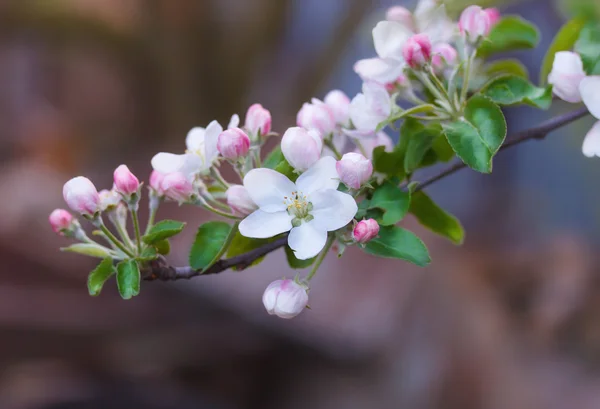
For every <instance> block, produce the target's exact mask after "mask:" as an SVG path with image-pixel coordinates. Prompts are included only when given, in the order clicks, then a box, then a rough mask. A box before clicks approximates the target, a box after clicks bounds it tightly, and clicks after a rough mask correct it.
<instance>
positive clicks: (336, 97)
mask: <svg viewBox="0 0 600 409" xmlns="http://www.w3.org/2000/svg"><path fill="white" fill-rule="evenodd" d="M325 105H327V106H328V107H329V110H330V111H331V112H332V113H333V117H334V118H335V122H336V123H337V124H338V125H341V126H347V125H349V124H350V98H348V95H346V94H344V93H343V92H342V91H340V90H337V89H335V90H333V91H330V92H329V93H328V94H327V95H326V96H325Z"/></svg>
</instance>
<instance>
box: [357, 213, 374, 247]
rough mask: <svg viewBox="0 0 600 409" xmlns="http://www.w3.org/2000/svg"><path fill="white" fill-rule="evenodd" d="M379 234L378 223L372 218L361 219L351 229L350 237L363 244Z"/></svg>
mask: <svg viewBox="0 0 600 409" xmlns="http://www.w3.org/2000/svg"><path fill="white" fill-rule="evenodd" d="M378 234H379V224H377V221H376V220H374V219H367V220H361V221H360V222H358V223H357V224H356V226H354V230H352V238H353V239H354V240H355V241H356V242H357V243H360V244H364V243H366V242H368V241H370V240H372V239H374V238H375V237H377V235H378Z"/></svg>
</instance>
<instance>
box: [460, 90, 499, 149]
mask: <svg viewBox="0 0 600 409" xmlns="http://www.w3.org/2000/svg"><path fill="white" fill-rule="evenodd" d="M465 118H466V119H467V121H469V122H470V123H471V124H472V125H473V126H475V128H477V130H478V131H479V135H481V138H482V139H483V142H484V143H485V144H486V146H487V147H488V149H489V150H490V152H491V153H492V156H494V155H495V154H496V152H498V149H500V146H501V145H502V142H504V138H506V120H505V119H504V114H503V113H502V110H501V109H500V107H498V105H496V104H495V103H494V102H492V101H491V100H490V99H489V98H486V97H484V96H482V95H475V96H473V97H472V98H471V99H470V100H469V101H468V102H467V107H466V109H465Z"/></svg>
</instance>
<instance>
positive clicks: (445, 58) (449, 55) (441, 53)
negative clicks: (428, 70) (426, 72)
mask: <svg viewBox="0 0 600 409" xmlns="http://www.w3.org/2000/svg"><path fill="white" fill-rule="evenodd" d="M432 53H433V55H432V57H431V65H433V69H434V70H435V71H436V72H440V71H442V70H444V69H445V68H446V67H448V66H453V65H454V64H456V60H457V59H458V52H457V51H456V49H455V48H454V47H452V46H451V45H450V44H447V43H439V44H436V45H434V46H433V50H432Z"/></svg>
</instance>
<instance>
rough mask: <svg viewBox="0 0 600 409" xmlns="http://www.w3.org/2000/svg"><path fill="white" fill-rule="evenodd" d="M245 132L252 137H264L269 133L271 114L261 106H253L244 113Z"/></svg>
mask: <svg viewBox="0 0 600 409" xmlns="http://www.w3.org/2000/svg"><path fill="white" fill-rule="evenodd" d="M245 127H246V130H247V131H248V132H250V133H251V134H252V135H259V133H260V136H265V135H266V134H268V133H269V132H271V113H270V112H269V111H268V110H266V109H265V108H263V106H262V105H261V104H254V105H252V106H251V107H250V108H248V112H247V113H246V123H245Z"/></svg>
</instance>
